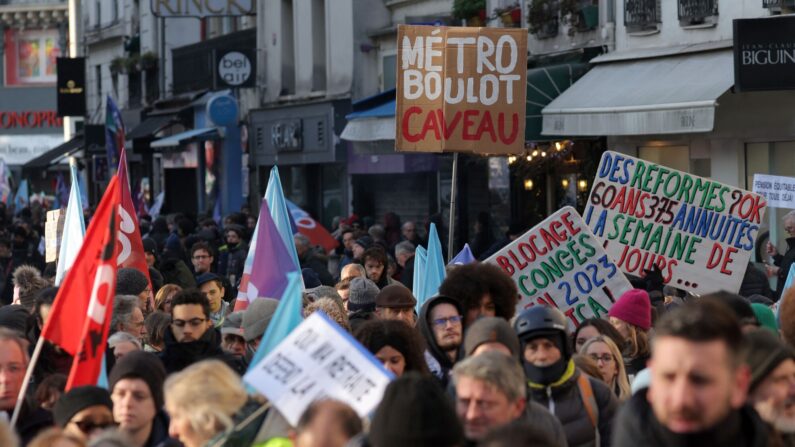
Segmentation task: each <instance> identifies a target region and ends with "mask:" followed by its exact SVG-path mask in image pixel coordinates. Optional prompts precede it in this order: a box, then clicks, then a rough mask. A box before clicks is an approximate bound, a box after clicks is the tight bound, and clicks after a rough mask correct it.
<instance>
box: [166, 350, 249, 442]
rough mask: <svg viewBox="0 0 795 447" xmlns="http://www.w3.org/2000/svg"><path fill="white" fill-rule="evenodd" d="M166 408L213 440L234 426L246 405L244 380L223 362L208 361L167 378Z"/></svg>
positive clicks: (204, 436) (201, 434) (199, 433)
mask: <svg viewBox="0 0 795 447" xmlns="http://www.w3.org/2000/svg"><path fill="white" fill-rule="evenodd" d="M163 388H164V389H165V397H166V406H167V407H170V408H173V409H176V410H177V411H179V412H180V413H181V414H182V416H183V417H184V418H185V419H186V420H187V421H188V423H189V424H190V427H191V429H193V431H194V432H196V434H197V435H199V436H201V437H203V438H204V439H207V440H209V439H212V438H213V437H214V436H215V435H217V434H218V433H221V432H225V431H227V430H229V429H231V428H232V427H233V426H234V423H233V421H232V416H233V415H234V414H235V413H237V411H238V410H240V408H241V407H243V405H244V404H245V403H246V399H247V396H246V390H245V389H244V388H243V382H241V380H240V377H239V376H238V375H237V374H236V373H235V372H234V371H232V369H231V368H230V367H229V366H227V365H226V364H225V363H223V362H221V361H219V360H204V361H201V362H198V363H194V364H193V365H191V366H189V367H187V368H185V369H184V370H182V371H180V372H178V373H175V374H172V375H171V376H169V377H168V379H166V383H165V385H164V387H163Z"/></svg>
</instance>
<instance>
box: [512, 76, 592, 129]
mask: <svg viewBox="0 0 795 447" xmlns="http://www.w3.org/2000/svg"><path fill="white" fill-rule="evenodd" d="M587 71H588V64H585V63H579V62H576V63H570V64H559V65H550V66H546V67H539V68H531V69H530V70H527V100H526V102H527V107H526V110H527V116H526V118H525V120H526V123H527V124H526V125H525V130H524V134H525V138H524V139H525V141H544V140H553V139H559V138H554V136H551V135H542V134H541V129H542V123H543V115H542V114H541V110H542V109H543V108H544V107H546V106H547V105H548V104H549V103H550V102H552V101H553V100H554V99H555V98H557V97H558V96H560V94H561V93H563V92H564V91H566V89H568V88H569V87H571V85H572V84H574V82H575V81H576V80H577V79H579V78H580V77H582V75H583V74H585V73H586V72H587Z"/></svg>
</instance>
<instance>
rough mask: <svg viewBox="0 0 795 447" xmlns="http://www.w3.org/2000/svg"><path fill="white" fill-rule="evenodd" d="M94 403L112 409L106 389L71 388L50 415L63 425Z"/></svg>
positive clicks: (111, 402)
mask: <svg viewBox="0 0 795 447" xmlns="http://www.w3.org/2000/svg"><path fill="white" fill-rule="evenodd" d="M125 357H126V356H125ZM161 368H162V366H161ZM95 405H104V406H106V407H108V409H109V410H111V411H113V401H112V400H110V393H108V390H106V389H103V388H100V387H96V386H81V387H77V388H72V389H71V390H69V392H68V393H66V394H64V395H62V396H61V398H60V399H58V402H56V403H55V406H54V407H53V409H52V415H53V418H54V419H55V423H56V424H58V426H60V427H65V426H66V424H68V423H69V421H70V420H72V418H73V417H74V415H76V414H77V413H79V412H81V411H83V410H85V409H86V408H88V407H93V406H95Z"/></svg>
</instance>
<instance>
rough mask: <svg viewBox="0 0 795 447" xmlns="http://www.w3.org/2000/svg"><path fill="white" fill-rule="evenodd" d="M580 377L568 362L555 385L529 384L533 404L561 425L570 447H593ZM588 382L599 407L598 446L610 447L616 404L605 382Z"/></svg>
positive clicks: (590, 380)
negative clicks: (537, 405)
mask: <svg viewBox="0 0 795 447" xmlns="http://www.w3.org/2000/svg"><path fill="white" fill-rule="evenodd" d="M580 374H582V372H581V371H580V370H579V369H578V368H577V367H575V366H574V361H573V360H569V363H568V366H567V368H566V370H565V372H564V373H563V375H562V376H561V378H560V379H558V380H557V381H556V382H553V383H551V384H550V385H548V386H546V385H542V384H538V383H533V382H528V387H529V388H530V393H531V394H532V396H533V400H534V401H536V402H538V403H539V404H541V405H542V406H544V407H546V408H547V409H548V410H549V411H550V412H551V413H552V414H554V415H555V416H557V418H558V420H560V423H561V424H563V430H564V431H565V432H566V439H567V440H568V444H569V447H579V446H583V447H585V446H595V445H596V431H595V430H594V427H593V424H592V423H591V419H590V418H589V416H588V410H587V409H586V407H585V403H584V402H583V399H582V393H581V392H580V388H579V386H578V385H577V380H578V379H579V377H580ZM588 381H589V382H590V384H591V389H592V390H593V394H594V398H595V399H596V405H597V406H598V407H599V415H598V427H597V428H598V431H599V445H600V446H609V445H611V444H610V437H611V432H612V426H613V418H614V416H615V414H616V411H617V409H618V401H617V400H616V397H615V395H613V392H612V391H610V388H609V387H608V386H607V385H605V384H604V382H602V381H600V380H597V379H594V378H593V377H588ZM638 445H642V444H638Z"/></svg>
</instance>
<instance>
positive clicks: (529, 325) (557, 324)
mask: <svg viewBox="0 0 795 447" xmlns="http://www.w3.org/2000/svg"><path fill="white" fill-rule="evenodd" d="M567 328H568V320H567V319H566V316H565V315H563V312H561V311H559V310H558V309H555V308H554V307H550V306H545V305H536V306H533V307H531V308H529V309H525V310H524V311H522V313H520V314H519V316H517V317H516V320H515V321H514V322H513V330H514V331H515V332H516V336H517V337H519V341H520V342H521V343H522V347H524V345H525V343H527V342H528V341H529V340H532V339H534V338H538V337H549V336H552V337H559V338H558V339H559V340H560V343H561V344H562V348H563V349H562V354H563V356H564V357H565V358H567V359H568V358H569V357H571V354H572V352H571V349H570V346H569V345H570V343H569V331H568V329H567Z"/></svg>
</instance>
